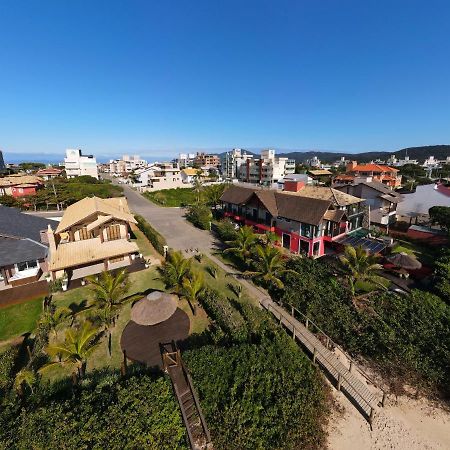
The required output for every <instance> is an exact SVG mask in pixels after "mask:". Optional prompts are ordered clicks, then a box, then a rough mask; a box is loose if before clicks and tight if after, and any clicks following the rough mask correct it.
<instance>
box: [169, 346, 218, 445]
mask: <svg viewBox="0 0 450 450" xmlns="http://www.w3.org/2000/svg"><path fill="white" fill-rule="evenodd" d="M161 355H162V360H163V364H164V370H165V372H166V373H167V374H168V375H169V376H170V379H171V381H172V386H173V389H174V391H175V395H176V397H177V400H178V404H179V406H180V411H181V415H182V417H183V422H184V425H185V427H186V431H187V434H188V438H189V444H190V446H191V449H192V450H213V447H212V443H211V437H210V434H209V430H208V426H207V425H206V421H205V418H204V417H203V413H202V410H201V407H200V402H199V400H198V397H197V393H196V392H195V389H194V386H193V383H192V379H191V376H190V375H189V372H188V370H187V369H186V367H185V365H184V363H183V360H182V359H181V353H180V351H179V350H178V349H177V347H176V345H175V343H174V342H173V341H172V342H170V343H168V344H162V345H161Z"/></svg>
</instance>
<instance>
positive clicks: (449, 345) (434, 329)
mask: <svg viewBox="0 0 450 450" xmlns="http://www.w3.org/2000/svg"><path fill="white" fill-rule="evenodd" d="M288 267H289V268H290V269H292V270H295V272H296V273H293V272H289V273H286V274H285V275H284V276H283V281H284V284H285V286H286V289H285V290H284V291H283V293H282V296H281V301H282V302H283V303H284V304H288V305H293V306H295V307H296V308H298V309H299V310H300V311H301V312H303V313H305V314H307V315H308V316H309V317H310V318H311V319H312V320H313V321H314V322H315V323H316V324H317V325H318V326H319V327H321V328H322V329H323V330H325V331H326V332H327V334H329V335H330V336H331V338H332V339H334V340H335V341H336V342H338V343H340V344H342V345H343V346H344V347H345V348H346V349H347V350H348V351H350V352H351V353H352V354H354V355H355V354H362V355H364V356H366V357H367V358H370V359H372V360H373V361H374V362H375V363H376V364H378V365H379V367H380V369H382V370H383V371H385V372H386V371H388V372H389V374H390V376H391V377H390V380H391V381H395V380H399V381H401V380H403V381H409V382H418V381H419V380H420V381H421V382H422V384H425V385H428V386H430V385H434V386H438V387H440V388H442V389H444V390H445V389H447V388H448V386H449V385H450V384H449V383H450V307H449V306H448V305H447V304H446V303H444V302H443V301H442V299H440V298H439V297H438V296H436V295H433V294H431V293H428V292H423V291H417V290H416V291H413V292H412V293H411V294H410V295H397V294H394V293H392V292H385V293H379V294H377V295H376V296H369V297H368V298H365V301H364V303H363V304H361V305H359V307H358V308H357V307H355V304H354V302H353V301H352V295H351V292H350V290H349V289H348V287H347V286H346V285H345V284H343V283H342V282H340V279H339V277H338V276H336V268H333V267H330V266H327V265H325V264H323V262H322V261H315V260H310V259H300V258H296V259H292V260H291V261H290V262H289V263H288ZM312 286H313V288H312ZM277 294H278V295H279V294H280V292H277Z"/></svg>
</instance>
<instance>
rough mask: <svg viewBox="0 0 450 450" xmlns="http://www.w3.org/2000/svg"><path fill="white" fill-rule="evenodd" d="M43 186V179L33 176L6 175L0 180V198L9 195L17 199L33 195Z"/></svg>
mask: <svg viewBox="0 0 450 450" xmlns="http://www.w3.org/2000/svg"><path fill="white" fill-rule="evenodd" d="M43 186H44V181H43V179H42V178H41V177H37V176H35V175H8V176H6V177H3V178H0V197H1V196H2V195H11V196H13V197H16V198H17V197H25V196H27V195H34V194H36V192H37V191H38V189H40V188H42V187H43Z"/></svg>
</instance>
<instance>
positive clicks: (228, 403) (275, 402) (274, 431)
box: [183, 332, 327, 450]
mask: <svg viewBox="0 0 450 450" xmlns="http://www.w3.org/2000/svg"><path fill="white" fill-rule="evenodd" d="M183 357H184V359H185V361H186V364H187V366H188V367H189V369H190V371H191V372H192V377H193V380H194V384H195V386H196V388H197V390H198V393H199V397H200V401H201V404H202V409H203V412H204V414H205V417H206V421H207V423H208V426H209V428H210V431H211V435H212V440H213V443H214V448H215V449H217V450H221V449H224V450H246V449H248V450H253V449H265V450H269V449H294V448H309V449H313V448H320V447H322V445H323V444H324V442H323V437H324V431H323V429H322V426H323V419H324V417H325V415H326V413H327V406H326V402H325V392H326V388H325V387H324V384H323V382H322V381H321V379H320V377H319V376H318V374H317V372H316V370H315V368H314V367H313V365H312V364H311V362H310V361H309V360H308V359H307V358H306V356H305V355H304V354H303V353H302V352H301V351H300V349H299V348H298V346H297V345H296V344H294V343H293V341H292V339H290V338H289V337H288V336H287V335H285V334H284V332H280V333H274V334H272V335H271V336H262V337H261V339H260V341H259V342H257V343H248V342H247V343H241V344H238V345H233V346H231V347H217V346H213V345H210V346H204V347H201V348H197V349H193V350H189V351H187V352H185V353H184V354H183Z"/></svg>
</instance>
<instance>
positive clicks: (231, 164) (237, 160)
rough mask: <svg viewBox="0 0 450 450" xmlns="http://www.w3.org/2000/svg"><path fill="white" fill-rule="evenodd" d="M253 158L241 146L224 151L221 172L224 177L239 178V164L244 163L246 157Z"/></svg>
mask: <svg viewBox="0 0 450 450" xmlns="http://www.w3.org/2000/svg"><path fill="white" fill-rule="evenodd" d="M251 158H253V155H249V154H247V153H246V151H245V150H243V149H241V148H233V150H231V151H229V152H226V153H225V155H224V156H223V158H222V174H223V176H224V178H225V179H228V180H234V179H236V178H239V172H240V169H241V166H242V165H243V164H245V162H246V161H247V159H251Z"/></svg>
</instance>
